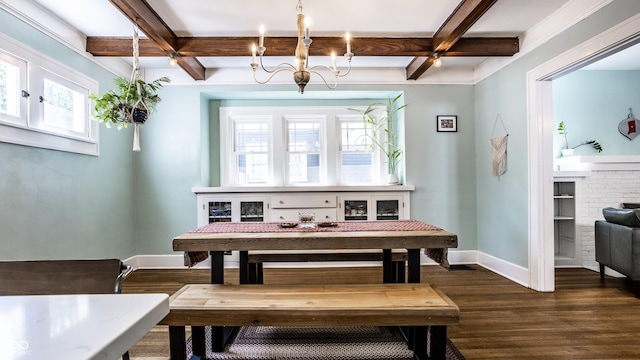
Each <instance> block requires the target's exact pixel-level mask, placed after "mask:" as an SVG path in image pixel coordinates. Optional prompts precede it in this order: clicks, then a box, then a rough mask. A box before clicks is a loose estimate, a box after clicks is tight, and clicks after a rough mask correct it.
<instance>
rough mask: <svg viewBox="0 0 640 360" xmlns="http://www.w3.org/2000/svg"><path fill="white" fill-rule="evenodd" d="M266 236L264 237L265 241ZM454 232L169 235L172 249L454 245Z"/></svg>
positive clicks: (432, 246) (350, 247)
mask: <svg viewBox="0 0 640 360" xmlns="http://www.w3.org/2000/svg"><path fill="white" fill-rule="evenodd" d="M266 240H268V241H266ZM457 246H458V237H457V235H456V234H453V233H451V232H448V231H445V230H420V231H415V230H414V231H344V232H282V233H278V232H267V233H196V232H188V233H184V234H182V235H179V236H177V237H175V238H174V239H173V250H175V251H227V250H299V249H307V250H312V249H372V248H375V249H388V248H405V249H421V248H455V247H457Z"/></svg>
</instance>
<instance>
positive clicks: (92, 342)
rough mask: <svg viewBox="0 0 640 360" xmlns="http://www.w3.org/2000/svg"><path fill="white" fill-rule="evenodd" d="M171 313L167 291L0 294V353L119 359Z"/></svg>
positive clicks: (8, 358)
mask: <svg viewBox="0 0 640 360" xmlns="http://www.w3.org/2000/svg"><path fill="white" fill-rule="evenodd" d="M168 313H169V296H168V295H166V294H107V295H31V296H0V354H2V359H6V360H11V359H78V360H80V359H82V360H87V359H118V358H119V357H120V356H122V354H124V353H125V352H126V351H128V350H129V349H130V348H131V347H132V346H133V345H134V344H135V343H136V342H138V341H139V340H140V339H141V338H142V337H143V336H144V335H145V334H146V333H147V332H148V331H149V330H151V329H152V328H153V327H154V326H155V325H156V324H157V323H158V322H159V321H160V320H162V319H163V318H164V317H165V316H166V315H167V314H168Z"/></svg>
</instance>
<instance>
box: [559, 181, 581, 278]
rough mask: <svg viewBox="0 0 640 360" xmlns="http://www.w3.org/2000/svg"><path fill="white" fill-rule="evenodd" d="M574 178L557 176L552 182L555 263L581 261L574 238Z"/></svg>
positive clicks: (575, 187) (568, 263) (577, 263)
mask: <svg viewBox="0 0 640 360" xmlns="http://www.w3.org/2000/svg"><path fill="white" fill-rule="evenodd" d="M576 181H577V180H576V179H575V178H574V179H570V178H558V179H555V181H554V183H553V211H554V213H553V220H554V252H555V265H556V266H560V267H568V266H577V265H580V264H581V262H582V259H581V254H580V249H581V245H580V242H579V241H578V240H577V239H576V208H577V207H576V190H577V186H576Z"/></svg>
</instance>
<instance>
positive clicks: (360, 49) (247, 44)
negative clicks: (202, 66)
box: [86, 37, 519, 61]
mask: <svg viewBox="0 0 640 360" xmlns="http://www.w3.org/2000/svg"><path fill="white" fill-rule="evenodd" d="M296 41H297V38H295V37H274V38H266V39H265V46H266V47H267V51H266V52H265V56H293V55H292V54H293V49H294V46H295V44H296ZM255 42H256V39H255V38H254V37H251V38H249V37H198V38H192V37H181V38H178V39H177V42H176V44H177V46H176V50H175V52H176V53H177V54H179V55H180V56H181V57H198V56H203V57H204V56H250V55H251V50H250V49H251V44H253V43H255ZM432 43H433V42H432V40H431V39H430V38H355V39H352V40H351V48H352V51H353V52H354V54H355V56H356V57H355V59H357V57H358V56H429V55H430V54H431V48H432ZM138 47H139V51H140V56H144V57H146V56H166V53H165V52H164V51H163V50H162V49H160V48H159V47H158V46H157V45H156V44H155V43H154V42H153V41H151V40H149V39H140V40H139V45H138ZM86 50H87V52H89V53H91V54H93V55H94V56H131V53H132V50H133V47H132V40H131V39H130V38H112V37H108V38H105V37H88V38H87V43H86ZM518 50H519V48H518V38H512V37H505V38H469V39H467V38H462V39H460V40H459V41H458V42H457V43H456V45H454V46H453V47H452V48H451V49H450V50H449V51H448V52H446V53H445V54H444V56H512V55H514V54H515V53H517V52H518ZM309 51H310V54H311V55H313V56H321V55H329V54H331V51H335V52H336V54H337V55H342V54H343V52H344V51H345V44H344V39H343V38H339V37H335V38H331V37H319V38H314V39H313V43H312V44H311V47H310V49H309ZM354 61H356V60H354Z"/></svg>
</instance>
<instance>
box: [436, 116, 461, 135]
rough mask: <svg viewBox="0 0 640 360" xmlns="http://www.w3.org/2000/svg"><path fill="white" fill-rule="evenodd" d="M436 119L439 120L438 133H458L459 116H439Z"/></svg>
mask: <svg viewBox="0 0 640 360" xmlns="http://www.w3.org/2000/svg"><path fill="white" fill-rule="evenodd" d="M436 119H437V126H438V132H456V131H458V116H457V115H438V116H437V118H436Z"/></svg>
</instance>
